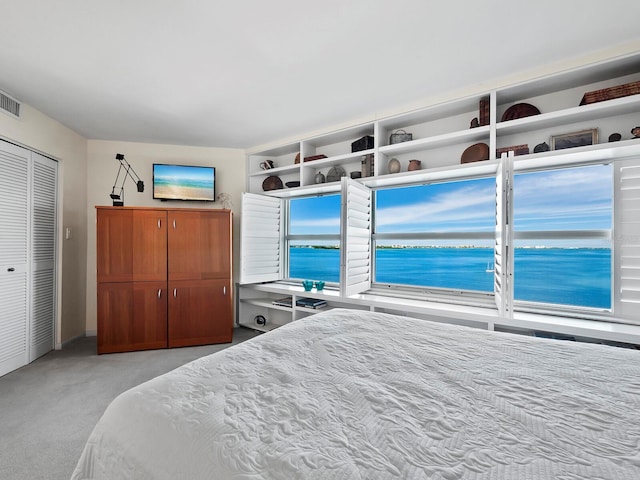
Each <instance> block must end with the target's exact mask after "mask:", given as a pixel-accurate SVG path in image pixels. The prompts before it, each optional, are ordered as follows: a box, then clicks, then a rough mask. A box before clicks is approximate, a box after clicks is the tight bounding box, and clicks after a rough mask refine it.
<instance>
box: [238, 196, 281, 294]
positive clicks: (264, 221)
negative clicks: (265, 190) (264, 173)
mask: <svg viewBox="0 0 640 480" xmlns="http://www.w3.org/2000/svg"><path fill="white" fill-rule="evenodd" d="M282 216H283V200H281V199H279V198H275V197H268V196H266V195H256V194H253V193H243V194H242V220H241V222H240V283H241V284H247V283H260V282H271V281H276V280H281V279H282V277H283V268H282V255H283V252H282V249H283V228H282V227H283V225H282V221H283V219H282Z"/></svg>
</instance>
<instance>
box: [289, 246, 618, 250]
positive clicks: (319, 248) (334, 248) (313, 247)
mask: <svg viewBox="0 0 640 480" xmlns="http://www.w3.org/2000/svg"><path fill="white" fill-rule="evenodd" d="M291 248H309V249H313V250H340V247H339V246H338V245H291ZM443 248H450V249H483V250H493V247H480V246H476V245H415V246H385V245H380V246H377V247H376V250H412V249H443ZM514 248H515V249H516V250H611V248H607V247H546V246H543V245H537V246H524V247H514Z"/></svg>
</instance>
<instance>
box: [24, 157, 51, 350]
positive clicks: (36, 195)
mask: <svg viewBox="0 0 640 480" xmlns="http://www.w3.org/2000/svg"><path fill="white" fill-rule="evenodd" d="M32 158H33V187H32V192H33V193H32V200H31V212H32V215H31V219H32V225H33V227H32V232H31V317H30V318H31V325H30V342H31V344H30V347H31V348H30V352H29V361H33V360H35V359H36V358H38V357H40V356H42V355H44V354H45V353H47V352H49V351H50V350H52V349H53V347H54V338H53V336H54V326H55V311H56V309H55V298H56V293H55V292H56V284H55V261H56V256H55V252H56V216H57V213H56V198H57V189H56V186H57V183H58V180H57V174H58V163H57V162H56V161H54V160H51V159H50V158H46V157H43V156H42V155H39V154H37V153H32Z"/></svg>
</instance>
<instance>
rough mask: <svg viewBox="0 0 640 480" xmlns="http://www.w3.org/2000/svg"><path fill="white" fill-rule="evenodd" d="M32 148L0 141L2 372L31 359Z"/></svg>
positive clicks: (0, 356)
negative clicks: (30, 222)
mask: <svg viewBox="0 0 640 480" xmlns="http://www.w3.org/2000/svg"><path fill="white" fill-rule="evenodd" d="M30 154H31V153H30V152H29V151H27V150H25V149H23V148H20V147H17V146H15V145H12V144H9V143H6V142H2V143H1V144H0V171H1V172H2V175H3V178H4V179H5V181H4V182H3V186H2V189H3V195H2V207H0V308H1V311H0V375H4V374H5V373H8V372H10V371H12V370H15V369H16V368H18V367H21V366H23V365H26V364H27V363H28V348H27V334H28V332H27V306H28V304H29V301H28V300H29V299H28V297H27V295H28V288H27V278H28V241H27V240H28V238H29V222H28V219H29V198H28V191H29V175H30V172H29V158H30Z"/></svg>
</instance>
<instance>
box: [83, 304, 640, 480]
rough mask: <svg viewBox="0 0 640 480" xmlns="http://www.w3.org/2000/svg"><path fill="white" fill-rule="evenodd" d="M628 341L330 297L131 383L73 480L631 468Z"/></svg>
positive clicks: (633, 365) (629, 471)
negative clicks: (464, 323) (581, 339)
mask: <svg viewBox="0 0 640 480" xmlns="http://www.w3.org/2000/svg"><path fill="white" fill-rule="evenodd" d="M639 412H640V351H638V350H632V349H624V348H617V347H611V346H605V345H595V344H588V343H576V342H567V341H559V340H550V339H542V338H534V337H527V336H521V335H514V334H508V333H500V332H489V331H483V330H478V329H471V328H468V327H461V326H455V325H447V324H439V323H434V322H429V321H425V320H419V319H412V318H407V317H400V316H394V315H388V314H384V313H373V312H363V311H355V310H344V309H336V310H330V311H326V312H321V313H319V314H316V315H313V316H310V317H307V318H305V319H303V320H298V321H295V322H292V323H291V324H288V325H285V326H283V327H281V328H278V329H277V330H274V331H272V332H270V333H267V334H264V335H260V336H259V337H256V338H254V339H251V340H248V341H246V342H244V343H242V344H239V345H235V346H232V347H230V348H228V349H226V350H223V351H221V352H218V353H215V354H213V355H210V356H207V357H203V358H200V359H198V360H196V361H194V362H191V363H189V364H187V365H185V366H182V367H180V368H178V369H176V370H174V371H172V372H169V373H167V374H165V375H162V376H160V377H157V378H155V379H153V380H151V381H149V382H146V383H144V384H142V385H139V386H138V387H135V388H133V389H131V390H129V391H127V392H125V393H123V394H122V395H120V396H119V397H117V398H116V399H115V400H114V401H113V402H112V404H111V405H110V406H109V407H108V408H107V410H106V411H105V413H104V415H103V416H102V418H101V419H100V421H99V422H98V424H97V425H96V427H95V429H94V431H93V433H92V434H91V436H90V438H89V440H88V442H87V444H86V447H85V449H84V452H83V453H82V456H81V458H80V460H79V462H78V465H77V467H76V469H75V472H74V473H73V477H72V478H73V479H74V480H77V479H109V480H114V479H124V478H127V479H172V480H175V479H190V480H196V479H205V478H206V479H213V478H217V479H242V480H249V479H283V480H284V479H287V480H291V479H307V480H308V479H345V480H346V479H354V480H355V479H391V478H394V479H395V478H406V479H430V480H434V479H435V480H453V479H473V480H479V479H491V480H521V479H527V480H538V479H540V480H541V479H545V480H547V479H556V480H578V479H590V480H605V479H611V480H614V479H615V480H626V479H628V480H632V479H633V480H638V479H639V478H640V413H639Z"/></svg>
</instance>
